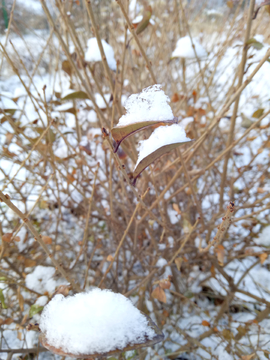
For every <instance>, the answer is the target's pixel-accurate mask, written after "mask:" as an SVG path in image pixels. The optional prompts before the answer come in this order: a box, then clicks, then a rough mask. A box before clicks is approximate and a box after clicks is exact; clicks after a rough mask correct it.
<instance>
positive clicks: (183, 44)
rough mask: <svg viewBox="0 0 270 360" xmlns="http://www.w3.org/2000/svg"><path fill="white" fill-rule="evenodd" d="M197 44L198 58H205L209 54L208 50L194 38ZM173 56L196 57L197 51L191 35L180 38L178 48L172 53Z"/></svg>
mask: <svg viewBox="0 0 270 360" xmlns="http://www.w3.org/2000/svg"><path fill="white" fill-rule="evenodd" d="M192 41H193V44H194V46H195V50H196V54H197V56H198V58H204V57H206V56H207V52H206V50H205V49H204V48H203V47H202V45H201V44H200V43H199V42H198V40H196V39H195V38H193V39H192ZM172 57H181V58H186V59H194V58H196V55H195V51H194V49H193V47H192V43H191V40H190V37H189V36H185V37H182V38H180V39H179V40H178V41H177V43H176V48H175V50H174V52H173V53H172Z"/></svg>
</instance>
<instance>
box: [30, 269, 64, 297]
mask: <svg viewBox="0 0 270 360" xmlns="http://www.w3.org/2000/svg"><path fill="white" fill-rule="evenodd" d="M54 273H55V268H53V267H47V266H41V265H38V266H37V267H36V268H35V270H34V271H33V272H32V273H31V274H28V275H27V276H26V278H25V283H26V286H27V287H28V288H29V289H31V290H35V291H37V292H39V293H41V294H43V293H44V292H45V291H48V292H49V293H52V292H54V290H55V288H56V286H57V283H56V281H55V280H54V279H53V278H52V277H53V275H54Z"/></svg>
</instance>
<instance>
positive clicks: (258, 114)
mask: <svg viewBox="0 0 270 360" xmlns="http://www.w3.org/2000/svg"><path fill="white" fill-rule="evenodd" d="M263 113H264V109H258V110H256V111H255V112H254V113H253V114H252V117H253V118H256V119H259V118H260V117H261V116H262V115H263Z"/></svg>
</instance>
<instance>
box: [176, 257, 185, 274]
mask: <svg viewBox="0 0 270 360" xmlns="http://www.w3.org/2000/svg"><path fill="white" fill-rule="evenodd" d="M174 262H175V264H176V267H177V270H178V271H180V269H181V265H182V262H183V259H182V258H181V257H178V258H176V259H175V260H174Z"/></svg>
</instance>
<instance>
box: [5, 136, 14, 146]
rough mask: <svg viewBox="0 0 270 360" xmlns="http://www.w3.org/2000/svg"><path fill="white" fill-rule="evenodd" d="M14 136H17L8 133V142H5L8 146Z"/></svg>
mask: <svg viewBox="0 0 270 360" xmlns="http://www.w3.org/2000/svg"><path fill="white" fill-rule="evenodd" d="M14 135H15V134H14V133H6V140H5V144H6V145H9V144H10V143H11V140H12V139H13V137H14Z"/></svg>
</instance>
